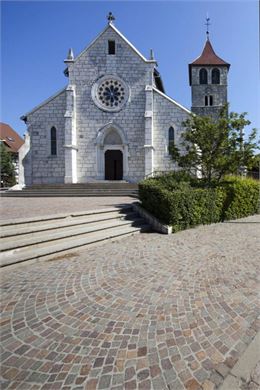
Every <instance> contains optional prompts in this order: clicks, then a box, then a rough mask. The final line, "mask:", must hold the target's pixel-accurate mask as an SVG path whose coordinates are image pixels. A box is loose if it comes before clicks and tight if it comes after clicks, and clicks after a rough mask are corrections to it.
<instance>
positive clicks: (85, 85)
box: [69, 28, 151, 182]
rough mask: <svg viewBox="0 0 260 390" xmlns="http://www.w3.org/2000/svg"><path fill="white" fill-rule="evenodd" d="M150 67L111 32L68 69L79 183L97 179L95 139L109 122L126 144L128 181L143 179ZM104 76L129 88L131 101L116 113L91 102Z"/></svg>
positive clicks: (109, 30)
mask: <svg viewBox="0 0 260 390" xmlns="http://www.w3.org/2000/svg"><path fill="white" fill-rule="evenodd" d="M108 40H115V42H116V54H115V55H108V54H107V44H108ZM150 73H151V64H147V63H145V62H144V61H143V60H142V58H140V57H139V56H138V54H136V53H135V52H134V50H133V49H132V48H131V47H130V46H129V45H128V44H127V43H126V42H125V41H124V40H123V39H122V38H121V37H120V36H119V35H118V34H117V33H116V32H115V31H114V30H113V29H112V28H108V29H107V30H106V31H105V32H104V33H103V35H101V36H100V37H99V38H98V40H96V41H95V42H94V44H93V45H92V46H91V47H90V48H89V49H88V50H87V51H85V52H83V53H82V54H81V56H80V57H78V58H77V59H76V60H75V62H74V64H71V65H70V66H69V77H70V84H71V85H74V86H75V93H76V127H77V147H78V153H77V167H78V181H79V182H86V181H88V180H91V179H95V178H97V175H98V165H97V147H96V145H95V143H96V138H97V135H98V132H99V130H100V129H102V128H103V127H104V126H106V125H107V124H108V123H109V122H112V123H115V124H117V126H118V127H120V128H121V129H122V130H123V131H124V133H125V136H126V138H127V142H128V145H129V147H128V157H127V158H128V177H124V179H126V180H129V181H138V180H140V179H141V178H143V176H144V169H145V168H144V164H145V163H144V131H145V118H144V113H145V86H146V84H147V83H148V82H149V80H150V79H151V77H150ZM106 74H110V75H115V76H118V77H120V78H121V79H122V80H123V81H124V82H125V83H126V84H127V85H128V86H129V87H130V98H129V101H128V102H127V104H126V105H124V107H123V108H122V109H121V110H120V111H118V112H106V111H104V110H102V109H101V108H99V107H97V106H96V105H95V103H94V102H93V100H92V96H91V89H92V86H93V84H94V83H95V82H96V80H97V79H98V78H100V77H102V76H104V75H106Z"/></svg>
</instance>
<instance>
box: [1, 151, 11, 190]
mask: <svg viewBox="0 0 260 390" xmlns="http://www.w3.org/2000/svg"><path fill="white" fill-rule="evenodd" d="M0 162H1V185H3V187H11V186H13V185H14V184H15V169H14V165H13V162H12V156H11V153H10V152H8V151H7V149H6V148H5V146H4V145H3V144H2V143H0Z"/></svg>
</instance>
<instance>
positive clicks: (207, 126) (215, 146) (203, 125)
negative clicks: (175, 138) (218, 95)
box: [170, 107, 258, 184]
mask: <svg viewBox="0 0 260 390" xmlns="http://www.w3.org/2000/svg"><path fill="white" fill-rule="evenodd" d="M245 116H246V113H242V114H237V113H232V112H231V113H230V114H228V113H227V107H224V109H223V110H222V113H221V115H220V117H219V119H218V120H217V121H214V120H213V119H211V118H210V117H200V116H195V115H193V116H191V117H190V118H189V119H188V120H186V121H185V122H184V123H183V125H184V126H185V127H186V131H185V132H184V133H183V136H182V142H181V147H180V149H178V148H177V147H176V146H172V147H171V148H170V154H171V156H172V159H173V160H174V161H177V162H178V164H179V166H180V167H181V168H183V169H184V170H185V171H186V172H189V173H190V174H194V173H195V172H199V173H200V174H201V176H202V177H203V178H205V179H206V181H207V182H208V183H209V184H210V183H211V182H212V181H220V180H221V178H222V177H223V176H224V175H226V174H237V173H238V172H239V168H240V167H242V166H248V165H250V163H251V160H252V158H253V156H254V150H255V149H258V144H257V143H256V142H255V139H256V134H257V131H256V129H253V130H252V131H251V133H250V134H249V136H248V139H247V141H245V134H244V127H245V126H247V125H249V124H250V121H249V120H247V119H245Z"/></svg>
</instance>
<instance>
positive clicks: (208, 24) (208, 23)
mask: <svg viewBox="0 0 260 390" xmlns="http://www.w3.org/2000/svg"><path fill="white" fill-rule="evenodd" d="M209 21H210V18H209V16H208V15H207V17H206V23H205V25H206V26H207V31H206V34H207V39H209V26H210V25H211V23H210V22H209Z"/></svg>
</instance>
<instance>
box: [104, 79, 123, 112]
mask: <svg viewBox="0 0 260 390" xmlns="http://www.w3.org/2000/svg"><path fill="white" fill-rule="evenodd" d="M97 92H98V100H99V102H100V103H101V104H102V105H103V106H105V107H107V108H116V107H118V106H121V105H122V104H123V103H124V101H125V88H124V86H123V84H122V83H121V82H120V81H117V80H106V81H104V82H103V83H102V84H101V85H100V86H99V87H98V91H97Z"/></svg>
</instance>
